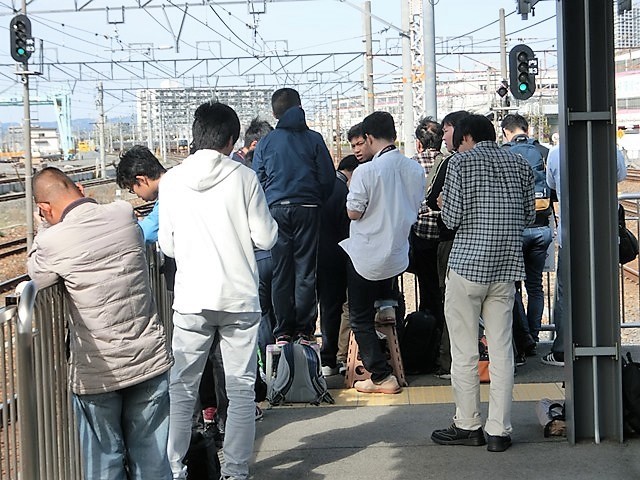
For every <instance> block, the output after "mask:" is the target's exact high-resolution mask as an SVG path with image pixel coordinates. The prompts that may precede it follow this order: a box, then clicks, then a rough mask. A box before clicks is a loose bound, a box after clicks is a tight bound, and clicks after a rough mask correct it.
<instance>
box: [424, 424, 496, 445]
mask: <svg viewBox="0 0 640 480" xmlns="http://www.w3.org/2000/svg"><path fill="white" fill-rule="evenodd" d="M431 440H433V441H434V442H436V443H438V444H440V445H468V446H471V447H480V446H482V445H485V444H486V443H487V441H486V440H485V438H484V432H483V431H482V427H480V428H478V429H477V430H464V429H462V428H458V427H456V426H455V424H453V425H451V426H450V427H449V428H444V429H442V430H434V431H433V433H432V434H431Z"/></svg>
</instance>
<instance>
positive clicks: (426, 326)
mask: <svg viewBox="0 0 640 480" xmlns="http://www.w3.org/2000/svg"><path fill="white" fill-rule="evenodd" d="M437 325H438V321H437V320H436V318H435V317H434V316H433V315H432V314H431V313H429V312H421V311H417V312H413V313H410V314H409V315H407V318H406V319H405V320H404V328H403V332H402V335H401V336H400V353H401V355H402V364H403V366H404V370H405V372H406V373H408V374H417V373H430V372H432V371H433V370H435V368H436V359H437V358H438V353H439V350H440V349H439V345H440V335H441V332H440V329H438V326H437Z"/></svg>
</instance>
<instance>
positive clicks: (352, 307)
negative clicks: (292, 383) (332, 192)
mask: <svg viewBox="0 0 640 480" xmlns="http://www.w3.org/2000/svg"><path fill="white" fill-rule="evenodd" d="M362 128H363V133H364V140H365V142H366V144H367V145H366V147H367V148H368V149H369V150H370V151H372V152H377V153H376V154H375V155H374V157H373V160H372V161H371V162H368V163H364V164H362V165H360V166H359V167H358V168H356V169H355V171H354V172H353V176H352V177H351V183H350V185H349V194H348V195H347V214H348V215H349V218H350V219H351V225H350V230H349V238H347V239H345V240H343V241H342V242H340V246H341V247H342V248H343V249H344V250H345V251H346V252H347V255H348V256H349V260H350V261H349V265H348V267H347V269H348V270H347V275H348V291H349V314H350V320H351V328H352V330H353V333H354V335H355V337H356V341H357V342H358V346H359V349H360V356H361V358H362V362H363V363H364V366H365V368H366V369H367V370H368V371H369V372H370V373H371V378H370V379H367V380H362V381H358V382H355V384H354V387H355V388H356V390H358V391H359V392H363V393H389V394H392V393H398V392H400V390H401V387H400V385H399V384H398V380H397V379H396V377H395V376H394V375H393V374H392V372H393V370H392V368H391V366H390V365H389V364H388V362H387V359H386V355H385V354H384V352H383V351H382V349H381V347H380V344H379V342H378V336H377V334H376V330H375V325H374V319H375V316H376V307H378V308H379V309H381V307H384V306H387V305H388V303H385V302H384V301H385V300H388V299H390V298H393V297H394V295H393V290H392V287H393V279H394V278H395V277H396V276H397V275H399V274H401V273H402V272H404V271H405V270H406V268H407V266H408V264H409V230H410V229H411V226H412V225H413V224H414V223H415V222H416V219H417V218H418V209H419V207H420V202H421V201H422V199H423V198H424V192H425V176H424V170H423V169H422V167H421V166H420V165H419V164H418V163H417V162H415V161H413V160H411V159H409V158H407V157H405V156H404V155H402V154H401V153H400V152H399V151H398V150H397V148H396V146H395V144H394V142H395V140H396V129H395V125H394V122H393V117H392V116H391V115H390V114H389V113H387V112H374V113H372V114H371V115H369V116H368V117H366V118H365V119H364V120H363V122H362Z"/></svg>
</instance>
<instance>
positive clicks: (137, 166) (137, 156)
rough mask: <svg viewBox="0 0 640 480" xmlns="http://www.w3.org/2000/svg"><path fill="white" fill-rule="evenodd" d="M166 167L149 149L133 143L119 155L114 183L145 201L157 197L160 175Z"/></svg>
mask: <svg viewBox="0 0 640 480" xmlns="http://www.w3.org/2000/svg"><path fill="white" fill-rule="evenodd" d="M165 172H166V169H165V168H164V167H163V166H162V164H161V163H160V162H159V161H158V159H157V158H156V157H155V155H154V154H153V153H151V151H150V150H149V149H148V148H147V147H145V146H143V145H135V146H133V147H131V148H130V149H129V150H127V151H126V152H123V153H122V154H121V155H120V162H119V163H118V165H117V166H116V183H117V184H118V186H119V187H120V188H124V189H127V190H129V192H131V193H134V194H136V195H137V196H138V197H140V198H142V199H143V200H146V201H147V202H151V201H154V200H156V199H157V198H158V185H159V183H160V177H162V175H164V173H165Z"/></svg>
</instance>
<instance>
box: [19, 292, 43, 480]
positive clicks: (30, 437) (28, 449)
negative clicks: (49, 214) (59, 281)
mask: <svg viewBox="0 0 640 480" xmlns="http://www.w3.org/2000/svg"><path fill="white" fill-rule="evenodd" d="M37 293H38V289H37V288H36V284H35V282H33V281H29V282H27V283H26V285H25V287H24V289H23V290H22V293H21V294H20V302H19V304H18V318H17V329H16V330H17V332H16V373H17V378H18V392H19V395H18V411H19V412H21V415H20V416H19V417H18V424H19V425H20V459H21V461H20V471H21V473H22V478H23V479H25V480H38V479H39V478H40V473H39V469H38V466H37V462H35V461H34V460H35V459H37V458H38V425H37V422H36V417H35V415H33V413H34V412H36V410H37V402H36V397H35V395H33V394H28V393H27V392H30V391H33V389H31V388H29V385H32V384H33V379H34V371H35V370H34V363H33V311H34V306H35V301H36V294H37Z"/></svg>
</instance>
